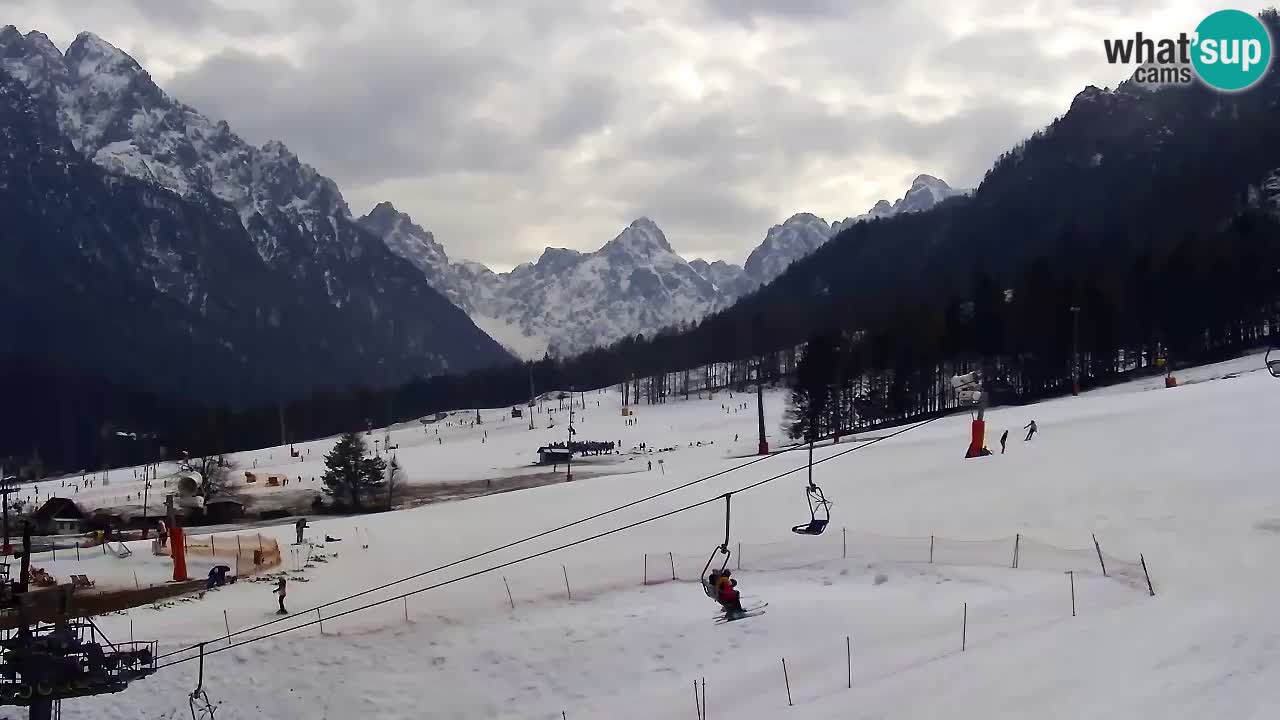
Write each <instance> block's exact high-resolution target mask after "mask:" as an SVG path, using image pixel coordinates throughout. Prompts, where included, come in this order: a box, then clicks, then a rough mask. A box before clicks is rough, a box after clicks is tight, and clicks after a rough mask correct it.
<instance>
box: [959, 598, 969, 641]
mask: <svg viewBox="0 0 1280 720" xmlns="http://www.w3.org/2000/svg"><path fill="white" fill-rule="evenodd" d="M960 622H961V625H960V652H964V648H965V646H966V645H968V644H969V603H965V604H964V619H963V620H961V621H960Z"/></svg>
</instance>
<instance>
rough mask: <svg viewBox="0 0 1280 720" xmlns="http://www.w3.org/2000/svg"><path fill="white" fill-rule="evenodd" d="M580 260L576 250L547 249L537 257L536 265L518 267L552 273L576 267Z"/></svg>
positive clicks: (581, 256) (580, 255) (579, 254)
mask: <svg viewBox="0 0 1280 720" xmlns="http://www.w3.org/2000/svg"><path fill="white" fill-rule="evenodd" d="M582 258H583V255H582V253H580V252H578V251H577V250H573V249H570V248H557V247H549V248H546V249H544V250H543V251H542V254H541V255H539V256H538V261H537V262H536V263H534V264H533V265H529V264H528V263H525V264H523V265H521V266H520V267H532V268H537V270H538V271H539V272H542V273H554V272H558V271H561V270H565V269H567V268H571V267H573V266H574V265H577V264H578V261H579V260H581V259H582ZM512 273H513V274H514V273H515V270H513V271H512Z"/></svg>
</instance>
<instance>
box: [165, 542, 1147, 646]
mask: <svg viewBox="0 0 1280 720" xmlns="http://www.w3.org/2000/svg"><path fill="white" fill-rule="evenodd" d="M246 538H247V539H246ZM608 540H609V538H606V539H605V540H604V542H603V543H598V544H597V546H596V547H595V548H586V547H585V546H577V547H572V548H568V549H565V550H562V551H559V552H555V553H552V554H549V555H545V556H542V557H539V558H537V559H533V560H529V561H524V562H516V563H515V564H511V565H509V566H508V567H504V568H500V569H497V570H494V571H492V572H487V570H488V569H490V568H493V567H494V566H497V565H500V564H503V563H509V562H513V561H516V560H518V559H519V558H520V557H522V556H523V555H526V554H528V553H529V552H530V550H525V551H524V552H517V550H519V548H516V549H511V550H507V551H504V552H502V553H497V554H495V555H491V556H488V557H484V558H480V559H477V560H472V561H468V562H464V563H461V564H459V565H458V566H456V567H453V568H450V569H448V570H445V571H440V572H438V573H431V574H428V575H425V576H423V577H420V578H416V579H414V580H409V581H406V582H403V583H398V584H393V585H390V586H389V587H386V588H384V589H382V590H378V591H374V592H370V593H367V594H363V595H361V596H359V597H354V598H351V599H346V600H341V601H337V602H333V603H331V604H328V605H327V606H325V607H323V608H320V609H319V610H316V609H311V610H307V609H305V608H307V607H311V608H314V607H315V604H314V603H307V601H306V599H305V591H299V593H298V594H297V595H296V597H295V596H293V595H291V598H294V603H295V604H297V605H298V606H299V607H298V610H296V611H295V614H294V615H291V616H289V617H288V618H286V619H283V620H281V621H278V622H275V623H272V624H271V625H270V626H268V627H264V628H262V629H258V630H248V631H247V632H244V634H237V635H235V640H236V641H237V642H238V643H239V642H244V641H252V639H253V638H255V637H257V636H261V635H266V634H270V633H278V632H280V631H289V629H290V628H296V630H293V631H292V632H291V634H295V633H296V634H298V635H304V636H305V635H311V636H315V635H319V634H325V635H334V634H338V635H341V634H346V633H350V632H355V633H365V632H375V631H377V630H381V629H385V628H388V627H392V626H396V625H402V624H404V623H407V622H417V621H423V622H437V621H442V622H449V623H453V622H471V621H475V620H476V619H477V618H483V617H485V616H502V615H509V614H519V613H520V611H521V607H532V606H545V605H549V604H563V603H577V602H582V601H589V600H591V599H592V598H594V597H600V596H603V595H606V594H609V593H614V592H619V591H625V590H626V589H627V588H629V587H631V588H635V587H643V586H646V585H658V584H665V583H687V584H689V585H691V586H693V585H700V576H701V574H702V571H703V569H704V568H705V567H706V566H707V561H708V559H709V557H710V556H711V555H712V554H713V553H714V558H713V562H712V564H711V567H712V568H719V567H720V564H721V563H722V562H723V561H724V556H723V555H722V554H720V553H719V552H718V551H716V550H715V548H714V547H711V548H708V551H707V553H706V554H692V553H687V552H680V553H677V552H673V551H663V550H660V549H657V548H655V549H654V550H653V551H651V552H648V553H638V552H636V551H635V547H634V546H618V550H619V551H620V552H625V553H626V555H625V556H621V555H619V556H615V557H613V558H612V559H610V560H607V561H601V560H600V553H601V550H602V549H607V546H608ZM202 541H203V542H202ZM235 541H236V538H235V536H230V537H228V536H218V537H217V538H216V540H215V541H214V542H210V541H209V540H208V539H207V538H199V539H197V538H193V539H192V544H191V548H192V552H216V553H217V554H218V555H219V556H221V555H222V554H223V553H224V552H226V553H228V554H235V555H236V557H237V558H243V557H245V555H243V554H236V551H235V544H234V543H235ZM257 542H258V538H257V536H256V535H249V536H241V547H242V548H243V549H244V552H245V553H248V552H249V551H250V549H251V548H250V547H246V543H251V545H252V549H255V550H256V549H257ZM1086 542H1087V543H1088V544H1089V545H1093V540H1092V538H1086ZM224 543H225V545H224ZM600 544H606V548H601V547H599V545H600ZM215 545H216V550H215ZM224 547H225V550H224ZM316 547H319V546H316ZM263 548H264V551H266V550H268V548H270V551H274V553H275V554H274V555H273V556H272V559H273V561H274V562H276V563H279V562H280V561H279V559H278V558H279V549H278V545H274V544H273V543H272V541H271V540H270V539H269V538H263ZM729 549H730V551H731V553H730V555H729V563H728V567H730V568H731V569H734V570H735V571H738V570H740V571H742V574H741V575H739V577H743V578H744V580H745V582H746V584H747V592H748V593H750V589H749V588H750V576H751V574H752V573H761V572H770V571H789V570H800V569H804V568H806V567H810V566H820V565H824V564H830V563H832V562H836V563H839V562H841V561H844V562H847V563H850V564H860V565H862V566H864V567H875V566H877V565H884V566H886V567H888V566H892V565H900V564H915V565H920V566H928V565H931V564H932V565H937V566H951V567H991V568H1007V569H1009V571H1010V572H1019V571H1025V572H1053V573H1065V572H1073V573H1075V574H1076V576H1078V577H1079V576H1094V577H1097V578H1099V579H1102V578H1103V577H1104V576H1105V577H1106V578H1107V579H1109V580H1112V581H1116V582H1119V583H1121V584H1123V585H1126V586H1128V587H1131V588H1132V589H1133V590H1135V591H1141V592H1142V593H1144V594H1146V593H1147V592H1148V588H1149V585H1148V581H1147V579H1146V575H1145V574H1144V571H1143V567H1142V564H1141V562H1134V561H1133V560H1129V559H1123V558H1120V557H1116V556H1114V555H1109V554H1107V553H1104V552H1102V551H1101V548H1100V546H1097V545H1093V546H1092V547H1088V546H1082V547H1078V548H1069V547H1061V546H1057V545H1053V544H1051V543H1047V542H1043V541H1040V540H1036V539H1033V538H1030V537H1027V536H1026V535H1013V536H1009V537H1004V538H996V539H991V540H960V539H954V538H944V537H938V536H916V537H895V536H889V535H877V534H872V533H855V532H849V531H847V530H845V529H843V528H837V527H829V528H828V530H827V532H826V533H825V534H823V535H821V536H817V537H802V536H799V535H797V536H795V537H793V538H788V539H784V540H778V541H774V542H764V543H745V542H744V543H732V544H731V545H730V548H729ZM330 551H332V550H330ZM341 552H343V553H344V554H347V553H352V552H354V553H359V552H361V549H360V548H359V547H354V548H344V549H343V550H342V551H341ZM587 553H590V555H589V557H588V555H587ZM249 560H250V561H251V560H252V557H251V556H250V557H249ZM1104 566H1105V570H1104ZM294 570H295V571H297V568H295V569H294ZM473 574H474V576H473ZM387 580H388V582H390V581H392V580H394V578H388V579H387ZM477 588H480V591H479V592H477ZM352 590H353V591H356V590H358V588H352ZM690 591H691V592H697V593H698V594H699V595H701V593H702V589H701V587H698V588H697V589H696V590H694V589H692V588H691V589H690ZM707 602H708V606H709V607H708V609H709V610H713V604H712V603H711V601H709V600H708V601H707ZM335 616H337V617H335ZM240 630H241V629H238V628H235V627H234V625H232V626H230V627H228V629H227V631H228V633H229V634H230V633H239V632H240ZM180 642H182V641H179V640H178V639H176V638H175V639H174V643H175V644H177V643H180ZM189 645H191V642H190V639H187V642H185V643H183V644H182V646H183V647H185V646H189ZM165 649H166V648H162V651H164V650H165ZM167 649H168V650H170V651H174V650H178V648H177V647H172V646H171V647H169V648H167ZM193 654H194V653H191V652H179V653H178V654H177V656H175V657H174V658H173V659H175V660H177V659H182V658H183V657H189V656H192V655H193Z"/></svg>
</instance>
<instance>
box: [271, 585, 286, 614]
mask: <svg viewBox="0 0 1280 720" xmlns="http://www.w3.org/2000/svg"><path fill="white" fill-rule="evenodd" d="M271 592H273V593H275V594H276V595H279V598H277V599H278V600H279V601H280V609H279V610H277V611H276V614H277V615H288V614H289V611H288V610H285V609H284V596H285V589H284V578H280V582H278V583H277V584H276V589H275V590H272V591H271Z"/></svg>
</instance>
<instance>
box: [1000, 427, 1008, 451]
mask: <svg viewBox="0 0 1280 720" xmlns="http://www.w3.org/2000/svg"><path fill="white" fill-rule="evenodd" d="M1007 442H1009V431H1008V430H1005V431H1004V434H1002V435H1001V436H1000V454H1001V455H1003V454H1004V444H1005V443H1007Z"/></svg>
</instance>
